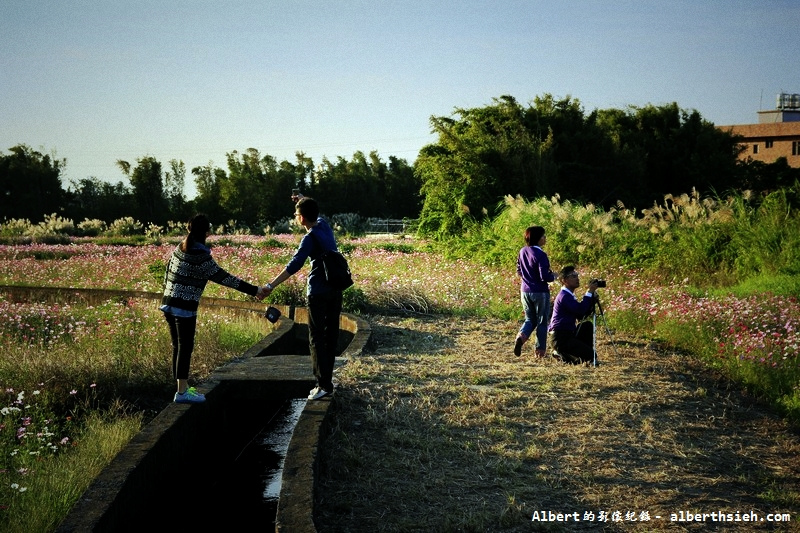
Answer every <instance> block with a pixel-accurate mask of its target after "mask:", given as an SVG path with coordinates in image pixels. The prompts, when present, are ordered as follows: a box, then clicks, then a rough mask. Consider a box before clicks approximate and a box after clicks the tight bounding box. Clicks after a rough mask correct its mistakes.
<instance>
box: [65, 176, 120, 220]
mask: <svg viewBox="0 0 800 533" xmlns="http://www.w3.org/2000/svg"><path fill="white" fill-rule="evenodd" d="M66 197H67V201H66V216H67V217H68V218H70V219H72V220H73V221H75V223H78V222H80V221H82V220H84V219H98V220H102V221H104V222H106V223H111V222H113V221H114V220H116V219H118V218H123V217H127V216H130V217H133V216H134V215H135V208H134V206H133V193H132V192H131V190H130V189H128V188H127V187H125V184H124V183H122V182H121V181H120V182H118V183H116V184H115V185H113V184H111V183H108V182H105V181H101V180H99V179H98V178H86V179H81V180H78V181H77V182H72V184H71V186H70V187H69V189H67V192H66Z"/></svg>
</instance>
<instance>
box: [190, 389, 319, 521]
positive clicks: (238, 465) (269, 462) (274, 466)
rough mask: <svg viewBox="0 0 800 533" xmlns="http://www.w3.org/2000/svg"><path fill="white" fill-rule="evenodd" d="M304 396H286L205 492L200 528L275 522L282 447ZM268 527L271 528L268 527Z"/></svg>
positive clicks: (281, 472) (299, 412)
mask: <svg viewBox="0 0 800 533" xmlns="http://www.w3.org/2000/svg"><path fill="white" fill-rule="evenodd" d="M305 405H306V399H305V398H303V399H287V400H285V401H284V402H283V403H282V404H281V405H280V406H279V407H278V409H277V410H276V411H275V412H274V414H272V416H271V417H270V418H269V419H268V420H266V421H265V424H264V427H263V428H261V430H260V431H258V433H257V434H256V435H255V436H254V437H253V438H252V439H251V440H250V441H249V442H247V443H246V444H245V445H244V446H243V448H242V449H241V452H240V453H239V455H238V456H237V457H236V460H235V461H234V463H233V465H232V466H231V467H230V468H228V469H227V471H226V472H225V475H224V476H223V477H222V478H221V479H219V480H218V481H217V482H216V483H215V484H214V485H212V486H210V487H205V489H206V490H207V491H208V492H207V493H206V497H205V498H204V500H205V501H206V502H213V503H212V504H211V505H213V509H206V511H208V513H204V514H206V516H204V517H202V518H199V522H198V525H199V524H202V526H203V528H209V527H231V526H236V525H251V526H252V525H253V524H259V525H262V524H263V525H270V524H273V525H274V524H275V514H276V512H277V509H278V497H279V495H280V490H281V478H282V474H283V463H284V459H285V457H286V450H287V449H288V447H289V441H290V440H291V438H292V432H293V431H294V427H295V425H297V421H298V419H299V418H300V414H301V413H302V412H303V408H304V407H305ZM271 530H272V529H271Z"/></svg>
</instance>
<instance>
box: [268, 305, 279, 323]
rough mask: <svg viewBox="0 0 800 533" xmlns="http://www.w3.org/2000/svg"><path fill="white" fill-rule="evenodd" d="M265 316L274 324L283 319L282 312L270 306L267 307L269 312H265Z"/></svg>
mask: <svg viewBox="0 0 800 533" xmlns="http://www.w3.org/2000/svg"><path fill="white" fill-rule="evenodd" d="M264 316H265V317H267V320H269V321H270V322H272V323H273V324H274V323H275V322H277V321H278V319H279V318H280V317H281V312H280V311H279V310H277V309H276V308H274V307H272V306H269V307H267V310H266V311H264Z"/></svg>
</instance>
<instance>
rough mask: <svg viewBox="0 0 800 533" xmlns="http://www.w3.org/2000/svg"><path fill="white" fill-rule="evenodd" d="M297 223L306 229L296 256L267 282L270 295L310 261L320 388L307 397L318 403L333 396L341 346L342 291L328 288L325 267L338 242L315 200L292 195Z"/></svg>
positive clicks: (312, 340) (311, 327)
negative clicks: (326, 257)
mask: <svg viewBox="0 0 800 533" xmlns="http://www.w3.org/2000/svg"><path fill="white" fill-rule="evenodd" d="M292 199H293V200H296V201H297V204H296V205H295V220H296V221H297V222H298V223H299V224H300V225H301V226H303V227H304V228H305V229H306V234H305V235H304V236H303V238H302V240H301V241H300V246H298V247H297V251H295V254H294V256H293V257H292V259H291V260H290V261H289V263H288V264H287V265H286V268H285V269H284V270H283V271H282V272H281V273H280V274H278V276H277V277H276V278H275V279H274V280H272V282H271V283H267V285H266V287H265V290H266V291H267V294H268V295H269V294H271V293H272V291H273V290H274V289H275V287H277V286H278V285H280V284H281V283H283V282H284V281H286V280H287V279H288V278H289V277H291V276H292V275H294V274H295V273H296V272H298V271H299V270H300V269H301V268H302V267H303V264H305V261H306V259H308V258H311V272H309V274H308V285H307V289H306V295H307V298H308V344H309V349H310V351H311V364H312V367H313V370H314V376H315V377H316V378H317V386H316V387H314V388H313V389H311V391H310V392H309V394H308V399H309V400H319V399H320V398H324V397H326V396H329V395H331V394H333V366H334V363H335V362H336V355H337V351H338V344H339V315H340V314H341V312H342V291H339V290H336V289H334V288H332V287H330V286H329V285H328V282H327V281H326V280H325V270H324V267H323V266H322V254H323V252H325V251H327V250H336V249H337V247H336V239H335V238H334V236H333V230H332V229H331V227H330V226H329V225H328V223H327V222H326V221H325V219H323V218H322V217H320V216H319V205H318V204H317V202H316V200H314V199H313V198H308V197H304V196H302V195H300V194H297V195H293V196H292Z"/></svg>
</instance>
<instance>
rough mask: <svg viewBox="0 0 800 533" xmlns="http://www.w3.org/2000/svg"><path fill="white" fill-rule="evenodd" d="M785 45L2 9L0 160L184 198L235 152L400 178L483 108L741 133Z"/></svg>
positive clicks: (232, 10) (185, 13)
mask: <svg viewBox="0 0 800 533" xmlns="http://www.w3.org/2000/svg"><path fill="white" fill-rule="evenodd" d="M798 28H800V2H797V1H796V0H752V1H751V0H725V1H718V0H673V1H661V0H615V1H612V0H605V1H594V0H575V1H570V2H560V1H552V0H547V1H540V0H528V1H522V0H520V1H515V0H489V1H477V0H461V1H440V0H413V1H412V0H394V1H383V0H363V1H362V0H326V1H310V0H308V1H307V0H259V1H252V0H251V1H247V2H246V1H240V0H214V1H207V0H192V1H189V0H158V1H152V0H126V1H125V2H122V1H119V2H116V1H115V2H110V1H104V0H95V1H89V0H4V1H3V2H2V4H0V154H7V153H8V150H9V149H10V148H11V147H13V146H16V145H19V144H26V145H28V146H30V147H31V148H33V149H35V150H38V151H41V152H42V153H45V154H49V155H53V156H55V157H57V158H58V159H66V162H67V163H66V167H65V170H64V172H63V173H62V179H63V184H64V187H65V188H66V187H67V186H69V185H70V183H73V182H77V181H78V180H81V179H85V178H99V179H102V180H105V181H109V182H111V183H117V182H120V181H122V182H125V183H127V178H126V177H125V175H124V174H123V173H122V171H121V170H120V168H119V167H118V166H117V164H116V162H117V161H118V160H124V161H128V162H130V163H131V164H132V165H133V166H135V165H136V161H137V160H138V159H141V158H143V157H147V156H152V157H155V158H156V159H157V160H159V161H160V162H161V163H162V166H163V167H164V169H165V170H166V169H167V168H168V163H169V161H170V160H173V159H176V160H181V161H183V162H184V163H185V165H186V168H187V176H186V183H187V191H186V192H187V195H188V197H190V198H191V197H192V196H194V187H193V176H192V175H191V173H190V171H191V169H192V168H194V167H196V166H203V165H207V164H209V163H212V164H214V165H215V166H217V167H220V168H223V169H225V170H227V163H226V161H227V155H226V154H228V153H230V152H233V151H238V152H239V153H242V152H244V151H245V150H247V149H248V148H256V149H257V150H259V152H260V153H261V154H262V155H271V156H273V157H274V158H276V159H277V160H278V161H279V162H280V161H283V160H287V161H290V162H292V163H295V162H296V157H295V154H296V153H297V152H304V153H305V155H306V156H309V157H311V158H312V159H313V160H314V163H315V164H316V165H319V164H320V163H321V162H322V160H323V158H325V157H326V158H328V159H329V160H331V161H333V162H335V161H336V160H337V158H338V157H342V158H344V159H347V160H350V159H352V156H353V154H354V153H355V152H357V151H361V152H363V153H364V154H369V153H370V152H372V151H376V152H377V153H378V155H379V156H380V158H381V159H382V160H384V161H388V159H389V157H390V156H395V157H398V158H401V159H405V160H407V161H408V162H409V163H413V162H414V160H415V159H416V157H417V154H418V153H419V150H420V148H422V147H423V146H424V145H426V144H430V143H433V142H436V140H437V139H436V136H435V135H433V134H432V133H431V127H430V118H431V117H432V116H456V115H455V110H456V109H458V108H462V109H463V108H476V107H484V106H487V105H491V104H492V103H493V101H494V99H496V98H499V97H500V96H503V95H510V96H513V97H514V98H515V99H516V100H517V101H518V102H519V103H520V104H522V105H527V104H528V103H530V102H532V101H533V99H534V98H536V97H538V96H542V95H545V94H551V95H553V96H554V97H556V98H558V99H561V98H565V97H571V98H573V99H577V100H578V101H579V102H580V104H581V106H582V108H583V109H584V112H585V113H587V114H588V113H590V112H591V111H593V110H595V109H610V108H615V109H627V108H628V107H629V106H645V105H648V104H652V105H656V106H659V105H665V104H670V103H673V102H675V103H677V104H678V106H679V107H680V108H682V109H685V110H697V111H698V112H699V113H700V114H701V115H702V116H703V118H705V119H706V120H708V121H710V122H713V123H715V124H717V125H730V124H752V123H756V122H758V115H757V113H758V111H760V110H769V109H774V108H775V105H776V97H777V95H778V94H779V93H781V92H786V93H800V68H799V67H798V59H799V58H800V38H798V37H797V32H798ZM0 216H1V215H0Z"/></svg>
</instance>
